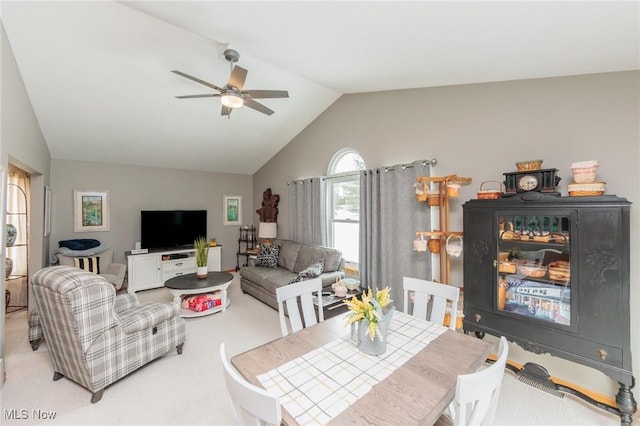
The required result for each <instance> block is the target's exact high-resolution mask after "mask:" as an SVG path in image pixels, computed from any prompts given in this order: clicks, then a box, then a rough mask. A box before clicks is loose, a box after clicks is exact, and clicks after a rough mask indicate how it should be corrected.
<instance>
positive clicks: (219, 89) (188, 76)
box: [171, 70, 224, 92]
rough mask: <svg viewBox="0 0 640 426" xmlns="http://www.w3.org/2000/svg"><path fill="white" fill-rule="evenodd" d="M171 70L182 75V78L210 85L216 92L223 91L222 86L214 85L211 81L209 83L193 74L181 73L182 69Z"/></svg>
mask: <svg viewBox="0 0 640 426" xmlns="http://www.w3.org/2000/svg"><path fill="white" fill-rule="evenodd" d="M171 72H173V73H176V74H178V75H181V76H182V77H184V78H188V79H189V80H192V81H195V82H196V83H200V84H204V85H205V86H207V87H211V88H212V89H216V90H217V91H218V92H223V91H224V89H222V88H220V87H218V86H216V85H215V84H213V83H209V82H206V81H204V80H200V79H199V78H197V77H194V76H192V75H189V74H185V73H183V72H182V71H176V70H173V71H171Z"/></svg>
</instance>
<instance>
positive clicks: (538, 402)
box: [0, 276, 620, 426]
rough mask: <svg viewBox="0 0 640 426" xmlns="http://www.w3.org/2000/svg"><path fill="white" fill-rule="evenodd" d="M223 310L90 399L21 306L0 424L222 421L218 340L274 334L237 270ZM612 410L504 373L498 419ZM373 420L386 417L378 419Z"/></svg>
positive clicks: (272, 319) (9, 325) (574, 417)
mask: <svg viewBox="0 0 640 426" xmlns="http://www.w3.org/2000/svg"><path fill="white" fill-rule="evenodd" d="M229 290H230V292H229V294H230V298H231V305H230V306H229V309H228V310H227V312H225V313H217V314H214V315H209V316H205V317H200V318H192V319H187V341H186V343H185V346H184V352H183V354H182V355H179V356H178V355H177V354H176V353H175V352H172V353H170V354H167V355H166V356H164V357H163V358H160V359H158V360H156V361H154V362H152V363H150V364H148V365H147V366H145V367H143V368H141V369H140V370H138V371H137V372H135V373H133V374H131V375H129V376H127V377H126V378H124V379H122V380H120V381H118V382H116V383H115V384H113V385H111V386H110V387H108V388H107V389H106V391H105V393H104V396H103V398H102V400H101V401H100V402H98V403H97V404H91V403H90V402H89V400H90V398H91V395H90V393H89V392H88V391H87V390H85V389H84V388H82V387H80V386H78V385H76V384H75V383H73V382H71V381H69V380H67V379H62V380H60V381H57V382H54V381H53V380H52V376H53V371H52V369H51V364H50V361H49V354H48V352H47V345H46V343H43V344H42V345H41V346H40V348H39V349H38V350H37V351H35V352H33V351H31V347H30V346H29V342H28V338H27V315H26V312H25V311H20V312H16V313H12V314H8V315H7V317H6V324H5V328H6V329H5V362H6V370H7V381H6V382H5V383H4V386H3V387H2V395H1V406H2V407H1V408H2V418H1V420H0V423H1V424H3V425H18V424H19V425H25V426H26V425H44V424H47V425H228V424H233V416H232V413H231V406H230V405H229V403H228V400H227V395H226V391H225V388H224V385H223V383H222V381H221V380H222V367H221V365H220V359H219V354H218V350H219V345H220V343H221V342H226V344H227V351H228V353H229V354H230V355H233V354H236V353H239V352H243V351H245V350H248V349H250V348H252V347H255V346H257V345H259V344H262V343H265V342H267V341H270V340H273V339H275V338H278V337H280V326H279V322H278V315H277V312H276V311H274V310H273V309H271V308H270V307H268V306H266V305H264V304H263V303H261V302H259V301H257V300H256V299H254V298H253V297H251V296H249V295H244V294H242V292H241V291H240V282H239V279H238V278H237V276H236V277H235V278H234V280H233V283H232V284H231V286H230V288H229ZM138 296H139V298H140V300H141V301H147V300H154V301H170V300H171V295H170V294H169V292H168V291H167V290H165V289H155V290H147V291H144V292H139V293H138ZM619 423H620V422H619V418H618V417H617V416H615V415H612V414H609V413H606V412H605V411H603V410H600V409H597V408H595V407H593V406H591V405H589V404H586V403H584V402H583V401H581V400H579V399H578V398H575V397H573V396H570V395H567V396H565V397H564V398H557V397H555V396H552V395H549V394H548V393H546V392H543V391H541V390H538V389H535V388H533V387H530V386H528V385H526V384H524V383H521V382H519V381H517V380H516V379H515V375H513V374H512V373H511V372H507V373H506V374H505V378H504V382H503V387H502V392H501V398H500V404H499V407H498V412H497V414H496V421H495V424H497V425H618V424H619ZM380 424H393V421H392V419H385V421H382V422H381V423H380Z"/></svg>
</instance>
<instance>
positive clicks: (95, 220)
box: [73, 189, 109, 232]
mask: <svg viewBox="0 0 640 426" xmlns="http://www.w3.org/2000/svg"><path fill="white" fill-rule="evenodd" d="M108 230H109V191H91V190H80V189H74V190H73V231H74V232H98V231H108Z"/></svg>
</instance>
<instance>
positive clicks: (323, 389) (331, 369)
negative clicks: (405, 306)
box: [257, 312, 447, 425]
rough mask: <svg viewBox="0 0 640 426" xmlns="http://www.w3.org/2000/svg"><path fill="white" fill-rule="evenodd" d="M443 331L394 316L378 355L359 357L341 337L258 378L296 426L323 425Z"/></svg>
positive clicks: (427, 323)
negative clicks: (383, 349) (274, 396)
mask: <svg viewBox="0 0 640 426" xmlns="http://www.w3.org/2000/svg"><path fill="white" fill-rule="evenodd" d="M446 330H447V328H446V327H444V326H442V325H438V324H434V323H431V322H428V321H424V320H420V319H417V318H414V317H412V316H410V315H407V314H404V313H402V312H395V313H394V314H393V318H392V319H391V324H390V326H389V335H388V337H387V350H386V352H385V353H384V354H383V355H381V356H371V355H366V354H363V353H361V352H360V351H359V350H358V347H357V346H356V344H355V343H354V342H353V341H352V340H351V339H350V337H349V328H348V327H346V328H345V336H344V337H341V338H339V339H337V340H334V341H331V342H329V343H327V344H325V345H324V346H322V347H319V348H317V349H314V350H312V351H311V352H308V353H306V354H304V355H302V356H300V357H298V358H296V359H294V360H291V361H289V362H287V363H285V364H283V365H281V366H280V367H277V368H274V369H273V370H270V371H268V372H266V373H264V374H261V375H259V376H257V378H258V380H259V381H260V383H261V384H262V386H264V388H265V389H267V390H269V391H271V392H273V393H276V394H278V395H279V396H280V403H281V404H282V406H283V407H284V408H286V410H287V411H288V412H289V413H290V414H291V415H292V416H293V417H294V418H295V419H296V421H297V422H298V423H299V424H302V425H307V424H320V425H324V424H327V423H328V422H329V421H331V419H333V418H335V417H337V416H338V415H339V414H340V413H341V412H342V411H344V410H345V409H346V408H347V407H349V405H351V404H353V403H354V402H355V401H357V400H358V399H359V398H361V397H362V396H364V395H365V394H366V393H367V392H369V391H370V390H371V388H372V387H373V386H374V385H376V384H377V383H379V382H381V381H382V380H384V379H385V378H386V377H388V376H389V375H390V374H391V373H393V372H394V371H395V370H396V369H397V368H399V367H400V366H401V365H403V364H404V363H405V362H407V361H408V360H409V359H411V357H413V356H414V355H415V354H417V353H418V352H420V351H421V350H422V349H424V348H425V347H426V346H427V345H428V344H429V343H430V342H431V341H433V340H434V339H435V338H436V337H438V336H439V335H441V334H442V333H444V332H445V331H446Z"/></svg>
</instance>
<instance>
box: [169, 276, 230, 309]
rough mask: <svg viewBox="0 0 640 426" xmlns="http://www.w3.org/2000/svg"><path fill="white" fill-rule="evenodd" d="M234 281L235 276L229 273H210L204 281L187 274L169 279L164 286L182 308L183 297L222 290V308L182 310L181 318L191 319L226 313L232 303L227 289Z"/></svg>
mask: <svg viewBox="0 0 640 426" xmlns="http://www.w3.org/2000/svg"><path fill="white" fill-rule="evenodd" d="M232 280H233V275H231V274H230V273H228V272H209V273H208V274H207V278H205V279H202V280H201V279H199V278H198V277H197V275H196V274H185V275H180V276H177V277H174V278H171V279H168V280H167V281H166V282H165V283H164V286H165V287H167V288H168V289H169V291H170V292H171V294H172V295H173V301H174V302H176V303H178V306H180V304H181V302H182V296H184V295H188V294H203V293H211V292H213V291H216V290H220V293H221V296H222V304H221V305H220V307H217V308H211V309H207V310H206V311H202V312H195V311H190V310H189V309H180V316H181V317H182V318H191V317H201V316H203V315H211V314H214V313H216V312H220V311H222V312H225V311H226V310H227V306H229V304H230V303H231V300H230V299H229V298H228V297H227V288H228V287H229V284H231V281H232Z"/></svg>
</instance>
